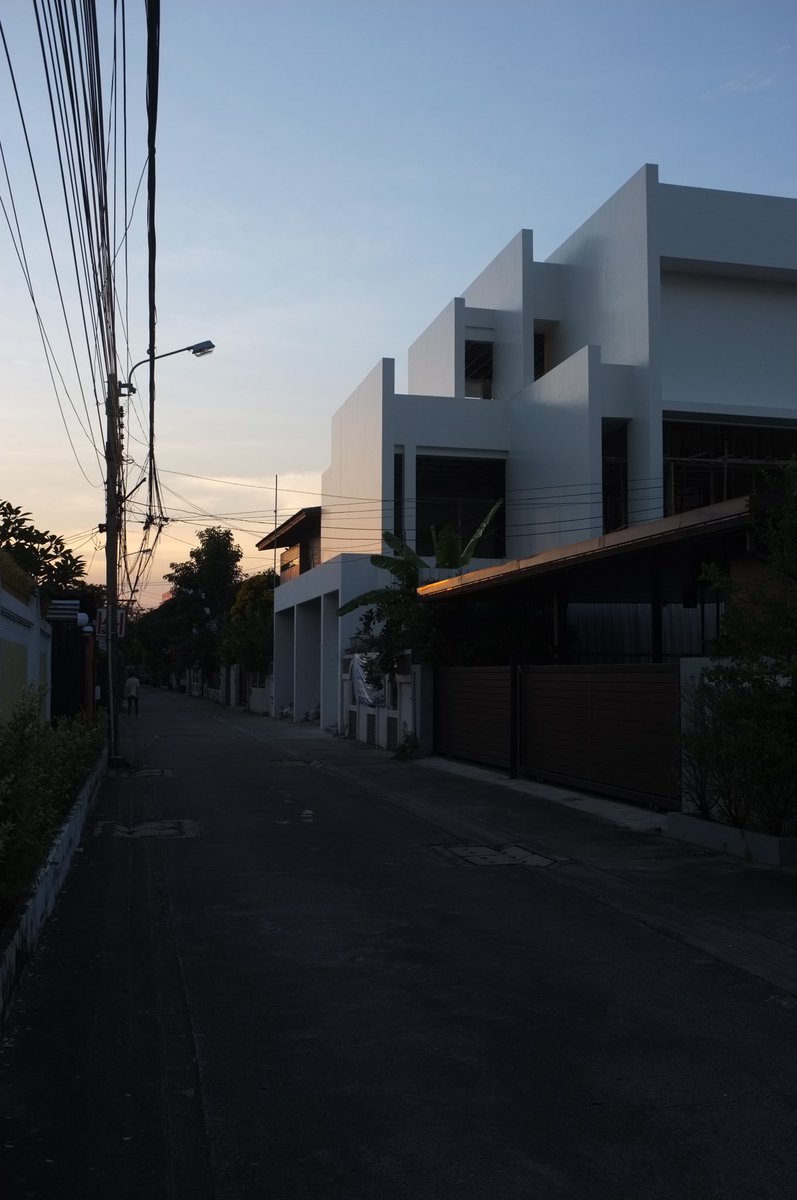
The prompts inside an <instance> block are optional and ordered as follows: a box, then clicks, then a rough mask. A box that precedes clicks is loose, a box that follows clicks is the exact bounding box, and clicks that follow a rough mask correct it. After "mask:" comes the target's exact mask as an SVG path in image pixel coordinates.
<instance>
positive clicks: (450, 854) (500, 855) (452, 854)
mask: <svg viewBox="0 0 797 1200" xmlns="http://www.w3.org/2000/svg"><path fill="white" fill-rule="evenodd" d="M433 849H434V850H436V851H437V852H438V854H443V855H444V856H445V857H446V858H453V859H456V860H458V861H459V862H466V863H470V865H471V866H473V867H550V866H553V864H554V862H555V861H556V859H553V858H546V857H545V855H544V854H535V852H534V851H533V850H529V849H528V848H527V847H526V846H501V847H500V848H496V847H495V846H434V847H433Z"/></svg>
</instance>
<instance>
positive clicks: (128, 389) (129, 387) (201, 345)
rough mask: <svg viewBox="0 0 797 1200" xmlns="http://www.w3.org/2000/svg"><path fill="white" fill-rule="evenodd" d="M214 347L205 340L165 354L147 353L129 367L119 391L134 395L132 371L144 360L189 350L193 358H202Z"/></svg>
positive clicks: (152, 360)
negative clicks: (125, 380) (125, 381)
mask: <svg viewBox="0 0 797 1200" xmlns="http://www.w3.org/2000/svg"><path fill="white" fill-rule="evenodd" d="M215 349H216V347H215V345H214V343H213V342H210V341H205V342H194V343H193V344H192V345H190V346H181V347H180V349H179V350H167V351H166V352H165V354H148V355H147V357H146V358H142V359H141V360H140V362H137V363H135V364H134V365H133V366H132V367H131V368H130V372H129V374H128V376H127V383H120V384H119V390H120V392H121V391H122V389H123V388H124V394H125V395H128V396H131V395H132V396H134V395H135V394H136V389H135V388H134V387H133V384H132V383H131V380H132V378H133V372H134V371H135V369H136V367H141V366H143V365H144V363H145V362H155V360H156V359H158V358H171V356H172V355H173V354H187V353H188V351H189V350H190V351H191V353H192V354H193V355H194V357H195V358H204V356H205V355H206V354H212V353H213V351H214V350H215Z"/></svg>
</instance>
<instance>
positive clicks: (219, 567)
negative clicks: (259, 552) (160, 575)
mask: <svg viewBox="0 0 797 1200" xmlns="http://www.w3.org/2000/svg"><path fill="white" fill-rule="evenodd" d="M197 536H198V540H199V545H198V546H195V547H194V548H193V550H191V551H190V553H189V558H188V561H187V562H181V563H170V566H171V568H172V569H171V571H170V572H169V573H168V574H166V575H165V576H164V579H166V580H167V581H168V582H169V583H171V585H172V593H173V594H172V598H171V599H170V600H167V601H165V602H164V603H163V604H161V605H160V607H159V608H157V609H153V610H152V611H151V612H148V613H144V614H142V616H141V617H139V618H138V620H137V621H136V626H135V636H136V644H137V646H138V647H140V654H141V657H142V660H143V662H144V665H145V667H146V669H147V673H148V674H150V675H151V677H153V678H159V679H160V678H162V677H163V673H164V672H163V667H164V665H167V666H168V669H169V670H170V671H174V672H175V673H177V674H180V673H181V672H182V671H184V670H186V669H188V668H189V667H195V666H196V667H199V668H200V669H201V671H202V672H203V674H205V675H210V674H213V673H214V672H215V671H217V670H218V667H219V664H220V662H221V658H222V639H223V636H224V632H225V626H226V623H227V620H228V616H229V612H230V609H231V608H232V605H233V603H234V600H235V596H236V592H237V590H238V588H239V586H240V584H241V583H242V581H243V574H242V572H241V569H240V566H239V563H240V561H241V558H242V557H243V552H242V550H241V548H240V547H239V546H236V545H235V542H234V541H233V536H232V532H231V531H230V530H229V529H221V528H219V527H218V526H211V527H209V528H207V529H202V530H200V531H199V534H198V535H197Z"/></svg>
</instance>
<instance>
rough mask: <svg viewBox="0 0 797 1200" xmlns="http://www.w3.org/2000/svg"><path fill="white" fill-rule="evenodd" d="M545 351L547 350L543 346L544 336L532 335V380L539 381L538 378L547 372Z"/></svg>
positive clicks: (541, 334)
mask: <svg viewBox="0 0 797 1200" xmlns="http://www.w3.org/2000/svg"><path fill="white" fill-rule="evenodd" d="M546 349H547V347H546V345H545V334H544V333H535V334H534V378H535V379H539V378H540V376H541V375H544V374H545V372H546V370H547V367H546V365H545V353H546Z"/></svg>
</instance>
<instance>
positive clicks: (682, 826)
mask: <svg viewBox="0 0 797 1200" xmlns="http://www.w3.org/2000/svg"><path fill="white" fill-rule="evenodd" d="M667 835H668V836H669V837H672V838H677V839H678V840H679V841H681V842H691V843H692V844H693V845H695V846H703V847H704V848H705V849H706V850H717V851H719V853H721V854H733V855H735V856H736V857H737V858H747V859H750V860H751V861H752V862H757V863H762V864H764V865H765V866H768V867H788V866H794V865H797V837H776V836H775V835H774V834H771V833H756V832H755V831H754V830H752V829H737V828H736V827H735V826H734V825H722V824H721V823H720V822H719V821H707V820H705V818H704V817H696V816H693V815H692V814H691V813H668V814H667Z"/></svg>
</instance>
